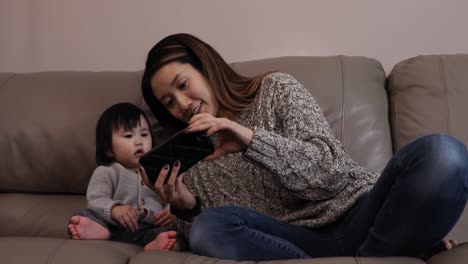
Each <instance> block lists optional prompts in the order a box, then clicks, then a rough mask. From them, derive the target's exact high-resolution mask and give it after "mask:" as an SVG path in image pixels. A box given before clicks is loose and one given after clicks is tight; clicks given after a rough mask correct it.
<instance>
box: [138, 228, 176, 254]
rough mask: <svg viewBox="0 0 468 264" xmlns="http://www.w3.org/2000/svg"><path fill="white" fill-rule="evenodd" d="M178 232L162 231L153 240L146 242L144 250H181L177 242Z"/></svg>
mask: <svg viewBox="0 0 468 264" xmlns="http://www.w3.org/2000/svg"><path fill="white" fill-rule="evenodd" d="M176 237H177V233H176V232H175V231H167V232H162V233H160V234H159V235H158V236H157V237H156V238H155V239H154V240H153V241H151V242H149V243H148V244H146V246H145V248H144V250H157V249H158V250H172V251H179V247H178V246H177V243H176Z"/></svg>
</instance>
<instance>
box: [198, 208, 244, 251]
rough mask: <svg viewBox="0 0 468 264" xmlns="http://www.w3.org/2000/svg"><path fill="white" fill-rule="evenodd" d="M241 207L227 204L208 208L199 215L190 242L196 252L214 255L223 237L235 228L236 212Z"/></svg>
mask: <svg viewBox="0 0 468 264" xmlns="http://www.w3.org/2000/svg"><path fill="white" fill-rule="evenodd" d="M239 210H241V208H240V207H234V206H225V207H216V208H211V209H208V210H207V211H205V212H203V213H201V214H200V215H198V216H197V217H196V218H195V219H194V221H193V222H192V225H191V227H190V232H189V244H190V248H191V249H192V251H193V252H194V253H196V254H200V255H205V256H213V252H211V250H212V249H215V248H218V247H219V245H218V244H217V242H216V241H218V240H219V239H220V238H221V237H225V236H227V235H228V233H229V232H230V230H231V229H232V228H235V226H236V225H235V222H234V221H236V219H235V213H236V212H237V211H239Z"/></svg>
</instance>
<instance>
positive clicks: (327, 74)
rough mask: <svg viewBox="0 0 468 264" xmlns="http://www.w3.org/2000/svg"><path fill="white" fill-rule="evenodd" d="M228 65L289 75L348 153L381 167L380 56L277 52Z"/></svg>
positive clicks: (383, 108)
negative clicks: (313, 102)
mask: <svg viewBox="0 0 468 264" xmlns="http://www.w3.org/2000/svg"><path fill="white" fill-rule="evenodd" d="M233 67H234V69H235V70H237V71H238V72H240V73H243V74H245V75H247V76H253V75H255V74H258V73H260V72H264V71H267V70H275V71H281V72H287V73H290V74H291V75H293V76H294V77H295V78H296V79H297V80H298V81H299V82H301V83H302V84H303V85H304V87H306V88H307V89H308V90H309V91H310V93H311V94H312V96H314V98H315V99H316V100H317V102H318V103H319V105H320V107H321V108H322V111H323V113H324V115H325V117H326V118H327V120H328V123H329V124H330V125H331V128H332V130H333V132H334V134H335V137H337V138H338V139H339V140H340V141H341V142H342V143H343V145H344V146H345V148H346V150H347V151H348V153H349V154H350V156H351V157H352V158H353V159H354V160H355V161H356V162H358V163H359V164H360V165H362V166H365V167H367V168H369V169H371V170H374V171H379V172H380V171H381V170H383V168H384V167H385V165H386V164H387V162H388V160H389V159H390V158H391V155H392V146H391V136H390V127H389V122H388V100H387V94H386V91H385V72H384V70H383V68H382V65H381V64H380V62H378V61H376V60H374V59H369V58H364V57H352V56H331V57H280V58H272V59H262V60H256V61H248V62H242V63H234V64H233Z"/></svg>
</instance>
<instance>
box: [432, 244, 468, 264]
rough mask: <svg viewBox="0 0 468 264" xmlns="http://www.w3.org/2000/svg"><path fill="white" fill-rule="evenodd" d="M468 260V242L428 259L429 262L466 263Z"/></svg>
mask: <svg viewBox="0 0 468 264" xmlns="http://www.w3.org/2000/svg"><path fill="white" fill-rule="evenodd" d="M467 262H468V243H464V244H462V245H460V246H459V247H458V248H456V249H453V250H448V251H444V252H442V253H439V254H437V255H435V256H433V257H432V258H430V259H429V260H428V263H429V264H446V263H450V264H466V263H467Z"/></svg>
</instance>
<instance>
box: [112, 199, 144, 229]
mask: <svg viewBox="0 0 468 264" xmlns="http://www.w3.org/2000/svg"><path fill="white" fill-rule="evenodd" d="M111 215H112V220H114V221H115V222H117V223H119V224H120V225H121V226H123V227H124V228H125V229H127V230H130V231H136V230H137V229H138V214H137V212H136V210H135V208H133V207H132V206H130V205H116V206H114V207H113V208H112V211H111Z"/></svg>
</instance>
